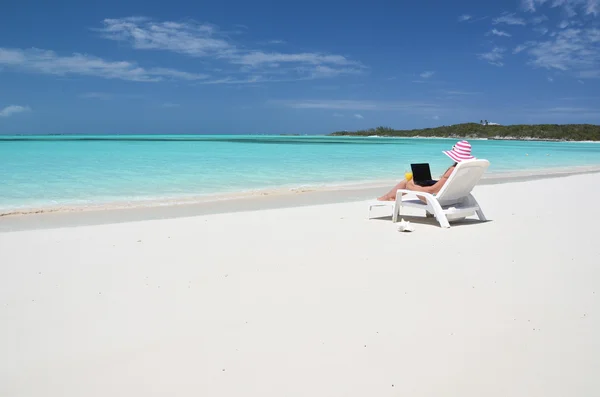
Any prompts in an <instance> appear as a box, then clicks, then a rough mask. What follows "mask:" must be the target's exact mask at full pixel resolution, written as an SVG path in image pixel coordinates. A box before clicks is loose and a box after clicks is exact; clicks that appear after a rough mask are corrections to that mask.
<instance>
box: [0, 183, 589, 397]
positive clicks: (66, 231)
mask: <svg viewBox="0 0 600 397" xmlns="http://www.w3.org/2000/svg"><path fill="white" fill-rule="evenodd" d="M598 186H600V174H598V173H596V174H587V175H570V176H565V177H557V178H551V179H543V180H533V181H532V180H529V181H522V182H512V183H503V184H493V185H483V186H478V187H477V188H476V189H475V192H474V193H475V196H476V197H477V199H478V200H479V202H480V204H481V206H482V207H483V209H484V211H485V213H486V216H487V217H488V219H489V221H488V222H486V223H481V222H479V221H475V220H471V221H465V222H463V223H459V224H456V225H454V227H452V228H450V229H442V228H440V227H439V226H437V224H435V223H434V222H432V221H431V220H425V219H424V218H421V217H420V215H421V214H418V215H419V216H418V217H415V216H404V218H405V219H407V220H410V221H411V222H413V223H414V224H415V228H416V230H415V232H413V233H399V232H398V231H397V230H396V229H397V225H395V224H393V223H392V222H391V220H390V218H389V217H388V216H387V215H389V214H388V212H389V210H387V211H388V212H386V209H385V208H381V209H376V210H375V211H378V214H379V215H380V216H381V218H379V219H373V220H367V206H366V203H365V201H364V200H361V201H350V202H341V201H342V200H340V202H336V203H328V204H322V205H309V206H301V207H289V208H273V209H265V210H253V211H244V212H235V213H233V212H229V213H219V214H204V215H199V216H188V217H177V218H173V219H152V220H145V221H135V222H121V223H107V224H94V225H87V226H85V225H81V226H77V227H62V228H47V227H45V228H42V229H33V230H22V231H14V232H3V233H0V319H1V326H0V396H3V397H4V396H6V397H22V396H23V397H24V396H27V397H32V396H44V397H50V396H60V397H67V396H77V397H80V396H102V397H106V396H128V397H132V396H144V397H147V396H261V397H267V396H278V397H279V396H361V397H363V396H436V397H437V396H457V397H469V396H473V397H481V396H527V397H532V396H540V397H541V396H543V397H550V396H595V395H600V378H598V376H597V374H598V373H600V339H598V335H600V267H599V266H598V264H599V263H600V261H599V259H598V257H599V256H600V247H599V245H598V244H597V243H596V242H595V241H594V240H595V236H596V234H597V231H596V230H595V229H596V226H597V225H596V224H597V222H598V220H599V219H600V207H599V206H598V205H597V203H598V202H600V188H599V187H598ZM415 215H417V214H416V213H415ZM8 218H9V217H7V218H6V220H7V221H10V220H8ZM4 221H5V220H4V219H0V222H4ZM58 224H59V225H60V222H59V223H58Z"/></svg>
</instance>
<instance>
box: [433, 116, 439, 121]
mask: <svg viewBox="0 0 600 397" xmlns="http://www.w3.org/2000/svg"><path fill="white" fill-rule="evenodd" d="M432 119H434V120H439V119H440V116H437V115H436V116H433V117H432Z"/></svg>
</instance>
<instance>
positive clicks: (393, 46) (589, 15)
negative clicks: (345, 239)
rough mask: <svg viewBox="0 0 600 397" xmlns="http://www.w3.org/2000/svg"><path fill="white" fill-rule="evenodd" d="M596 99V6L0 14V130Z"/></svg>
mask: <svg viewBox="0 0 600 397" xmlns="http://www.w3.org/2000/svg"><path fill="white" fill-rule="evenodd" d="M123 3H126V4H123ZM599 92H600V0H523V1H520V0H514V1H513V0H511V1H494V2H482V1H452V2H450V1H441V0H439V1H420V2H398V1H391V0H389V1H375V0H374V1H371V2H366V1H362V2H358V1H343V2H342V1H318V2H317V1H312V0H306V1H303V2H282V1H278V2H277V1H260V0H258V1H251V2H248V1H241V0H238V1H227V0H223V1H220V2H218V3H217V2H203V1H190V0H186V1H180V0H171V1H169V2H157V1H154V2H149V1H139V0H137V1H128V2H117V1H103V2H96V3H93V4H92V3H90V4H88V5H85V6H82V5H81V2H80V1H78V2H76V1H56V2H42V1H27V0H22V1H19V2H16V1H13V2H11V3H9V4H5V5H3V10H2V13H0V134H13V133H18V134H23V133H136V134H137V133H216V134H221V133H273V134H277V133H301V134H303V133H308V134H323V133H329V132H332V131H336V130H355V129H361V128H370V127H376V126H379V125H386V126H391V127H394V128H421V127H433V126H438V125H448V124H455V123H462V122H468V121H479V120H480V119H488V120H489V121H492V122H498V123H501V124H516V123H595V124H600V94H598V93H599Z"/></svg>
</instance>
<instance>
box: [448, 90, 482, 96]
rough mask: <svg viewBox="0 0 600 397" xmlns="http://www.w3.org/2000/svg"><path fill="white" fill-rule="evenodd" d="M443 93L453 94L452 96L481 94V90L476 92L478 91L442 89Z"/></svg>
mask: <svg viewBox="0 0 600 397" xmlns="http://www.w3.org/2000/svg"><path fill="white" fill-rule="evenodd" d="M441 92H442V93H444V94H446V95H452V96H456V95H479V94H481V92H476V91H459V90H441Z"/></svg>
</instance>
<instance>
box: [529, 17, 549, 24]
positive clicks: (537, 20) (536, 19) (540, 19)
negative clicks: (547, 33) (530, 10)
mask: <svg viewBox="0 0 600 397" xmlns="http://www.w3.org/2000/svg"><path fill="white" fill-rule="evenodd" d="M547 20H548V17H547V16H545V15H540V16H537V17H534V18H531V23H533V24H534V25H539V24H540V23H543V22H545V21H547Z"/></svg>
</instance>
